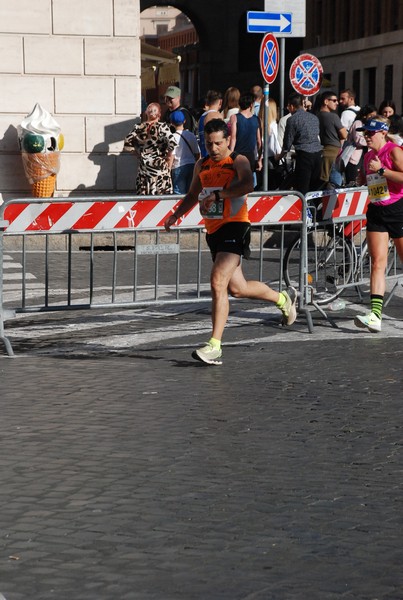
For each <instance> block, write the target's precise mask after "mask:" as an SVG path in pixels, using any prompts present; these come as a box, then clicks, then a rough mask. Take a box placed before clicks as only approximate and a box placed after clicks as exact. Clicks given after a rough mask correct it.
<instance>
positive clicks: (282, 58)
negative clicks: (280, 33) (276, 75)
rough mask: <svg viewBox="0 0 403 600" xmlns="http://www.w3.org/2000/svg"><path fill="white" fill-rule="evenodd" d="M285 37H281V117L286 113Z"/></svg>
mask: <svg viewBox="0 0 403 600" xmlns="http://www.w3.org/2000/svg"><path fill="white" fill-rule="evenodd" d="M284 88H285V38H283V37H282V38H281V39H280V117H282V116H283V115H284V112H285V111H284Z"/></svg>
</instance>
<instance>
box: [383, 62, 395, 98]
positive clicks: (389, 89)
mask: <svg viewBox="0 0 403 600" xmlns="http://www.w3.org/2000/svg"><path fill="white" fill-rule="evenodd" d="M383 97H384V98H393V65H386V67H385V87H384V95H383Z"/></svg>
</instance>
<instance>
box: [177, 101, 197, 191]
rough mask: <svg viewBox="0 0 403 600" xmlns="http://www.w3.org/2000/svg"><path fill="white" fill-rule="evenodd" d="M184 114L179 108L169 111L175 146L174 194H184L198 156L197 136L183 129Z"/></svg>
mask: <svg viewBox="0 0 403 600" xmlns="http://www.w3.org/2000/svg"><path fill="white" fill-rule="evenodd" d="M185 118H186V117H185V115H184V113H183V112H182V111H181V110H174V111H173V112H172V113H171V117H170V119H171V124H172V125H173V126H174V127H175V133H174V138H175V140H176V146H175V148H174V150H173V163H172V171H171V176H172V185H173V192H174V194H186V193H187V192H188V190H189V188H190V184H191V183H192V178H193V169H194V166H195V163H196V160H198V159H199V158H200V149H199V145H198V143H197V138H196V136H195V135H194V133H192V132H191V131H189V130H188V129H184V122H185Z"/></svg>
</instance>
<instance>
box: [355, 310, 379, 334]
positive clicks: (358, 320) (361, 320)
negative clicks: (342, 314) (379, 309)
mask: <svg viewBox="0 0 403 600" xmlns="http://www.w3.org/2000/svg"><path fill="white" fill-rule="evenodd" d="M354 325H356V327H361V329H365V328H367V329H368V331H370V332H371V333H379V331H381V328H382V322H381V319H380V318H379V317H377V316H376V315H374V313H372V312H371V313H369V315H357V316H356V317H355V319H354Z"/></svg>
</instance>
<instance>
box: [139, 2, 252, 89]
mask: <svg viewBox="0 0 403 600" xmlns="http://www.w3.org/2000/svg"><path fill="white" fill-rule="evenodd" d="M167 4H169V5H170V6H173V7H175V8H177V9H178V10H180V11H182V12H183V13H185V14H186V15H187V16H188V17H189V18H190V20H191V21H192V23H193V25H194V27H195V28H196V30H197V34H198V37H199V50H198V60H199V65H198V69H199V76H198V87H199V90H198V96H202V95H203V94H204V93H205V92H206V91H207V90H208V89H218V90H222V91H223V90H225V89H226V88H227V87H229V86H230V85H236V86H237V87H239V88H241V89H248V88H250V87H251V86H252V85H253V84H255V83H256V82H259V81H260V80H261V73H260V67H259V54H258V52H257V51H256V47H257V45H258V44H259V42H258V41H257V38H260V36H257V38H256V40H252V39H250V40H249V43H244V38H242V39H240V35H239V28H240V25H239V23H240V22H241V21H242V19H244V20H245V27H246V16H245V15H246V12H247V10H264V0H254V2H253V3H251V6H247V7H246V3H245V0H231V1H229V0H228V1H226V2H224V1H222V2H217V0H204V2H189V0H171V1H169V2H167V0H140V10H141V11H144V10H145V9H147V8H151V7H153V6H160V7H162V6H166V5H167ZM248 4H249V3H248ZM250 35H252V34H250ZM255 42H256V43H255ZM240 54H241V56H242V61H241V67H242V69H240V60H239V57H240Z"/></svg>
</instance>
